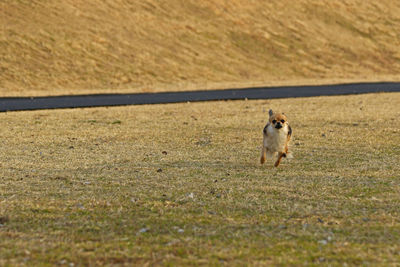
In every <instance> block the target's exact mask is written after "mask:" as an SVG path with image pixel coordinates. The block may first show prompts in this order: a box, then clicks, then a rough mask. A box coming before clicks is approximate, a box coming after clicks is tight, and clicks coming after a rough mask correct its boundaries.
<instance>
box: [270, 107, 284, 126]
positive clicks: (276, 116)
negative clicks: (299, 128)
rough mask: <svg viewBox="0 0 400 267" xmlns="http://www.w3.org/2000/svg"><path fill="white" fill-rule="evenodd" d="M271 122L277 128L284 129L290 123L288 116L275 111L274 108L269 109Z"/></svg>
mask: <svg viewBox="0 0 400 267" xmlns="http://www.w3.org/2000/svg"><path fill="white" fill-rule="evenodd" d="M269 122H270V123H271V125H272V127H274V128H275V129H278V130H279V129H282V128H283V127H285V126H287V125H288V120H287V117H286V115H285V114H284V113H275V112H273V111H272V109H270V110H269Z"/></svg>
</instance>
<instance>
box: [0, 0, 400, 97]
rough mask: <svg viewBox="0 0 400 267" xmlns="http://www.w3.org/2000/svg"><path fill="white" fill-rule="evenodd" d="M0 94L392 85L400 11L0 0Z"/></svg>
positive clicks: (359, 5) (217, 2) (332, 5)
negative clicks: (351, 83)
mask: <svg viewBox="0 0 400 267" xmlns="http://www.w3.org/2000/svg"><path fill="white" fill-rule="evenodd" d="M0 25H1V28H0V95H1V96H11V95H57V94H81V93H105V92H154V91H171V90H174V91H176V90H194V89H207V88H223V87H229V86H233V87H244V86H250V85H278V84H298V83H308V84H316V83H325V82H342V81H377V80H397V81H398V80H400V32H399V29H400V2H398V1H389V0H383V1H379V2H377V1H373V0H366V1H363V0H347V1H340V2H338V1H328V0H325V1H311V0H299V1H288V0H279V1H278V0H274V1H261V0H251V1H239V0H231V1H226V0H213V1H211V0H204V1H194V0H157V1H156V0H144V1H135V0H107V1H105V0H104V1H103V0H89V1H83V0H65V1H54V0H52V1H51V0H50V1H44V0H41V1H39V0H29V1H28V0H21V1H14V0H2V1H1V3H0Z"/></svg>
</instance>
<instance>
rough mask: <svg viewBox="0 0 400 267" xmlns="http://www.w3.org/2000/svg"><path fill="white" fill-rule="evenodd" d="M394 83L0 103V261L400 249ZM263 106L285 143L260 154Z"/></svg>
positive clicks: (231, 258) (177, 259) (180, 260)
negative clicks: (350, 92) (267, 94)
mask: <svg viewBox="0 0 400 267" xmlns="http://www.w3.org/2000/svg"><path fill="white" fill-rule="evenodd" d="M399 103H400V94H398V93H392V94H370V95H358V96H338V97H318V98H304V99H300V98H299V99H281V100H271V101H235V102H211V103H186V104H171V105H152V106H131V107H115V108H94V109H74V110H53V111H35V112H10V113H1V114H0V128H1V129H2V130H1V131H0V142H1V149H0V159H1V161H0V179H1V181H2V182H1V183H0V224H1V226H0V265H7V264H11V265H27V266H32V265H45V264H51V265H54V264H60V265H69V264H70V263H74V264H75V266H77V265H102V266H103V265H127V266H130V265H134V264H136V265H175V266H176V265H191V266H193V265H227V266H235V265H236V266H243V265H267V264H275V265H279V264H283V265H289V264H292V265H296V266H298V265H321V264H326V265H330V266H332V265H333V266H335V265H337V266H343V265H344V264H345V263H346V264H348V265H374V266H378V265H381V266H390V265H393V266H394V265H396V264H398V262H399V261H400V256H399V251H400V243H399V236H400V214H399V207H398V203H399V201H400V177H399V173H400V165H399V162H400V146H399V144H400V138H399V133H400V132H399V129H400V121H399V119H398V118H399V116H400V105H399ZM268 108H273V109H276V110H281V111H284V112H285V113H286V114H287V115H288V116H289V119H290V120H291V125H292V127H293V130H294V140H293V145H292V150H293V153H294V158H293V159H291V160H290V161H288V160H285V161H283V162H282V165H281V168H278V169H274V168H273V167H272V166H271V165H272V162H271V161H270V162H269V164H268V165H267V166H265V165H264V166H260V165H259V163H258V162H259V156H260V151H259V148H260V146H261V142H262V128H263V126H264V123H265V122H266V120H267V118H266V117H267V112H265V111H267V110H268Z"/></svg>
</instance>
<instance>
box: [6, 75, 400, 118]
mask: <svg viewBox="0 0 400 267" xmlns="http://www.w3.org/2000/svg"><path fill="white" fill-rule="evenodd" d="M378 92H400V83H392V82H387V83H385V82H383V83H354V84H335V85H318V86H280V87H257V88H242V89H225V90H208V91H189V92H165V93H138V94H98V95H73V96H50V97H3V98H0V112H5V111H18V110H39V109H57V108H83V107H103V106H124V105H144V104H166V103H180V102H198V101H218V100H239V99H273V98H291V97H311V96H332V95H349V94H365V93H378Z"/></svg>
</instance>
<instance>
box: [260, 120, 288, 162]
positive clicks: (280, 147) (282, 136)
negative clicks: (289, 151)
mask: <svg viewBox="0 0 400 267" xmlns="http://www.w3.org/2000/svg"><path fill="white" fill-rule="evenodd" d="M288 132H289V127H288V125H287V124H285V125H284V126H283V127H282V128H281V129H276V128H275V127H274V126H273V125H272V124H270V125H268V127H267V134H264V139H263V141H264V142H263V143H264V147H265V148H266V149H267V156H273V154H275V153H277V152H284V151H285V144H286V140H287V136H288Z"/></svg>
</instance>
